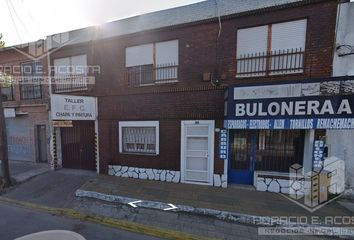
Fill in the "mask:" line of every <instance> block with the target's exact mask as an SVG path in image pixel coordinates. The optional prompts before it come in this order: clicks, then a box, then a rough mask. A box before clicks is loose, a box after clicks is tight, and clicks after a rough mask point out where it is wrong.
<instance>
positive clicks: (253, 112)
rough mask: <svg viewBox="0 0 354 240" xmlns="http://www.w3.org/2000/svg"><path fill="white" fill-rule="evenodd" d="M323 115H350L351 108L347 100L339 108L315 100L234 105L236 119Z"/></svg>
mask: <svg viewBox="0 0 354 240" xmlns="http://www.w3.org/2000/svg"><path fill="white" fill-rule="evenodd" d="M325 114H330V115H333V114H352V108H351V106H350V103H349V100H348V99H343V100H342V101H341V102H340V104H339V107H337V108H336V107H335V106H333V104H332V102H331V100H325V101H324V102H323V103H321V102H320V101H317V100H310V101H289V102H270V103H269V104H267V105H266V104H263V103H262V102H256V103H236V109H235V116H236V117H244V116H248V117H254V116H279V115H280V116H294V115H295V116H304V115H325Z"/></svg>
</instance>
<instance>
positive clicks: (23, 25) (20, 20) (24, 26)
mask: <svg viewBox="0 0 354 240" xmlns="http://www.w3.org/2000/svg"><path fill="white" fill-rule="evenodd" d="M7 1H8V2H9V3H10V6H11V8H12V9H13V11H14V13H15V15H16V17H17V19H18V21H19V22H20V24H21V25H22V27H23V29H24V30H25V31H26V33H27V34H28V35H29V36H30V37H31V39H32V38H33V37H32V34H31V33H30V32H29V31H28V29H27V27H26V25H25V24H24V23H23V21H22V19H21V18H20V16H19V15H18V14H17V11H16V9H15V7H14V5H13V4H12V2H11V1H10V0H7Z"/></svg>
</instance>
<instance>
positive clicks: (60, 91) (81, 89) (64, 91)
mask: <svg viewBox="0 0 354 240" xmlns="http://www.w3.org/2000/svg"><path fill="white" fill-rule="evenodd" d="M83 91H88V88H87V87H85V88H77V89H68V90H54V91H53V92H54V93H68V92H83Z"/></svg>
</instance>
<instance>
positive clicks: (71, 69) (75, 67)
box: [54, 55, 87, 93]
mask: <svg viewBox="0 0 354 240" xmlns="http://www.w3.org/2000/svg"><path fill="white" fill-rule="evenodd" d="M54 71H55V76H54V79H55V85H54V91H55V92H56V93H58V92H71V91H83V90H87V56H86V55H78V56H71V57H65V58H57V59H54Z"/></svg>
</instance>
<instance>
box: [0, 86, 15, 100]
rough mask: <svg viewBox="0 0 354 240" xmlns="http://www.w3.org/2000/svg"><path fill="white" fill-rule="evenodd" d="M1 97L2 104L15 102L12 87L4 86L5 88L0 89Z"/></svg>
mask: <svg viewBox="0 0 354 240" xmlns="http://www.w3.org/2000/svg"><path fill="white" fill-rule="evenodd" d="M1 97H2V100H3V101H4V102H6V101H13V100H15V99H14V94H13V87H12V85H11V86H6V87H1Z"/></svg>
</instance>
